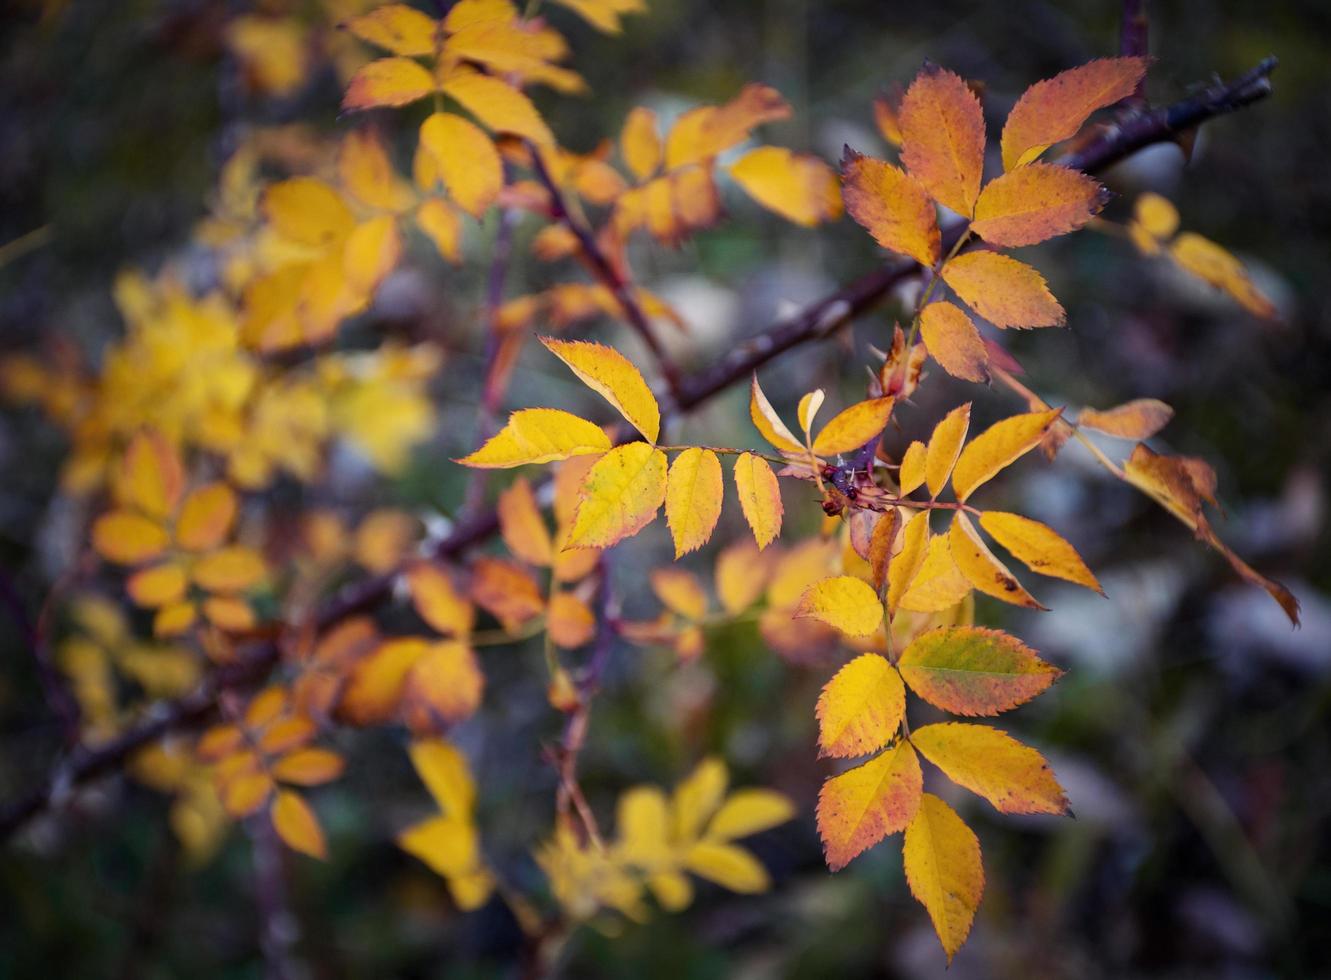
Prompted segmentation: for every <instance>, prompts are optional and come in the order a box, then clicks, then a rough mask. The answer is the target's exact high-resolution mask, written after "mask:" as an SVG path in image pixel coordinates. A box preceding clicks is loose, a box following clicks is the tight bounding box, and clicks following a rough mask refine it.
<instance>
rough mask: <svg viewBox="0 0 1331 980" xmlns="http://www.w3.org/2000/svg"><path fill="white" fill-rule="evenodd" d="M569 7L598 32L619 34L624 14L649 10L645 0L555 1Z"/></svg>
mask: <svg viewBox="0 0 1331 980" xmlns="http://www.w3.org/2000/svg"><path fill="white" fill-rule="evenodd" d="M554 2H555V3H557V4H559V5H560V6H561V7H567V8H568V9H569V10H572V11H573V12H574V13H576V14H577V15H578V16H579V17H581V18H582V19H583V20H585V21H586V22H587V23H589V24H591V25H592V26H593V27H595V28H596V29H597V30H600V31H604V32H605V33H606V34H618V33H619V31H620V24H619V18H620V17H622V16H623V15H624V14H640V13H643V12H645V11H646V10H647V4H646V3H644V2H643V0H554Z"/></svg>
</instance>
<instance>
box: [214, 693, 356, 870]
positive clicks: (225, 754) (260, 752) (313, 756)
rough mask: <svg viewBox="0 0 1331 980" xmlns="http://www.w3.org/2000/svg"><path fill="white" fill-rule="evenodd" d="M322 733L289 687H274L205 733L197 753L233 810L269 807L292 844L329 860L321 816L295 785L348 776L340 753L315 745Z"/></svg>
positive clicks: (237, 814) (235, 813)
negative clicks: (239, 714)
mask: <svg viewBox="0 0 1331 980" xmlns="http://www.w3.org/2000/svg"><path fill="white" fill-rule="evenodd" d="M318 733H319V726H318V724H317V723H316V722H315V721H314V720H313V719H311V718H310V717H309V716H308V715H306V714H304V713H303V712H301V711H300V710H299V708H298V707H297V706H296V705H295V704H294V703H293V702H292V699H291V695H290V694H289V692H288V691H287V690H286V689H285V688H283V687H270V688H267V689H266V690H264V691H262V692H260V693H259V694H257V695H256V696H255V697H254V699H253V700H251V701H250V703H249V706H248V707H247V708H246V710H245V713H244V715H243V716H242V717H240V718H239V719H237V720H236V721H234V722H228V723H226V724H221V725H215V726H213V727H212V728H210V729H208V731H206V732H204V733H203V735H201V736H200V737H199V742H198V745H197V746H196V747H195V754H196V755H197V757H198V758H199V760H201V761H203V762H207V763H210V764H212V776H213V781H214V783H215V785H216V787H217V793H218V796H219V797H220V798H221V801H222V806H223V807H225V809H226V812H227V813H228V814H230V815H231V816H232V817H234V818H241V817H248V816H251V815H252V814H255V813H257V812H258V811H259V810H261V809H263V808H264V807H265V806H267V807H268V815H269V818H270V819H271V820H272V822H273V828H274V829H275V830H276V831H277V833H278V836H280V837H281V838H282V840H283V841H285V842H286V844H287V845H288V846H289V847H291V848H293V849H294V850H297V851H300V852H301V853H302V854H308V855H310V856H311V857H317V858H323V857H325V856H326V855H327V846H326V844H325V842H324V834H323V828H322V827H321V826H320V824H319V818H318V817H317V816H315V813H314V811H313V810H312V809H311V808H310V805H309V804H308V803H307V802H305V798H304V797H303V796H301V795H300V793H298V792H296V791H295V790H293V789H291V788H290V787H291V786H322V785H323V784H324V783H327V782H330V781H332V780H334V779H336V778H338V777H339V776H340V775H342V770H343V768H345V763H344V762H343V760H342V757H341V756H340V755H338V754H337V753H336V752H333V751H332V750H330V749H324V748H319V747H318V746H313V745H310V744H309V743H310V742H311V740H312V739H314V737H315V736H316V735H317V734H318Z"/></svg>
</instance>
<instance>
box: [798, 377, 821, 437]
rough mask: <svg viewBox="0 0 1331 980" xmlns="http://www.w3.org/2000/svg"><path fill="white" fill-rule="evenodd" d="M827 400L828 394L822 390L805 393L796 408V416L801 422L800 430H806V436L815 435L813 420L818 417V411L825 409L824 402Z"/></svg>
mask: <svg viewBox="0 0 1331 980" xmlns="http://www.w3.org/2000/svg"><path fill="white" fill-rule="evenodd" d="M826 398H827V392H825V391H823V389H822V388H817V389H815V390H814V391H810V392H807V393H805V394H804V395H803V396H802V397H801V398H800V402H799V404H798V405H797V406H795V416H796V418H798V419H799V420H800V428H801V429H803V430H804V434H805V435H806V436H809V437H812V435H813V420H814V419H815V418H817V417H818V410H819V409H820V408H822V407H823V401H824V400H825V399H826Z"/></svg>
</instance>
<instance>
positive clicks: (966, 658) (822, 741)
mask: <svg viewBox="0 0 1331 980" xmlns="http://www.w3.org/2000/svg"><path fill="white" fill-rule="evenodd" d="M852 581H858V580H852ZM1058 674H1059V671H1058V670H1057V669H1055V668H1053V667H1051V666H1050V665H1049V664H1047V663H1045V662H1044V661H1042V660H1041V659H1040V658H1039V657H1038V656H1036V654H1035V653H1034V651H1032V650H1031V649H1030V648H1028V647H1026V646H1025V645H1024V644H1022V643H1021V642H1020V641H1019V640H1017V639H1016V638H1015V637H1012V636H1009V635H1008V634H1006V633H1002V632H1000V631H998V630H989V629H980V628H976V627H955V628H949V629H938V630H934V631H931V632H928V633H925V634H923V635H922V636H920V637H919V638H917V639H916V640H915V641H914V642H913V643H911V644H910V645H909V646H908V647H906V649H905V650H904V651H903V652H902V653H901V655H900V657H899V658H897V659H896V660H895V661H894V660H890V659H888V658H886V657H883V656H880V655H878V654H876V653H865V654H862V655H861V656H859V657H857V658H856V659H854V660H852V661H851V662H850V663H848V664H846V665H845V666H844V667H842V668H841V669H840V670H839V671H838V672H837V674H836V676H834V677H833V678H832V679H831V680H830V681H829V682H828V683H827V686H826V687H824V688H823V693H822V695H821V696H820V697H819V699H818V707H817V715H818V726H819V736H818V745H819V750H820V753H821V754H822V755H827V756H834V757H839V758H845V757H855V756H863V755H867V754H869V753H875V752H876V753H878V754H877V755H875V756H874V758H872V759H870V760H869V761H868V762H864V763H862V764H860V765H858V766H856V767H855V768H853V769H849V770H847V771H846V772H843V773H841V774H840V775H838V776H833V777H832V778H830V779H828V780H827V782H826V783H824V784H823V789H822V792H821V793H820V794H819V796H818V831H819V834H820V835H821V836H822V838H823V845H824V848H825V850H826V854H827V863H828V866H829V867H830V868H831V869H832V870H833V871H836V870H838V869H840V868H842V867H845V865H846V864H847V863H849V862H850V860H851V859H852V858H854V857H855V856H856V855H858V854H860V853H862V852H863V851H865V850H867V849H868V848H870V847H872V846H873V845H874V844H876V843H878V842H879V841H881V840H883V839H884V838H885V837H888V836H890V835H892V834H895V833H897V832H898V831H902V830H904V831H905V833H906V836H905V846H904V854H905V864H906V878H907V881H908V882H909V883H910V888H911V891H912V893H913V894H914V895H915V897H916V898H917V899H919V900H920V902H921V903H922V904H923V905H924V906H925V908H926V909H927V910H928V912H929V916H930V918H931V919H932V920H933V923H934V929H935V931H936V932H937V933H938V937H939V940H940V941H941V942H942V944H943V948H944V949H945V950H946V951H947V955H948V958H949V959H951V957H952V955H953V954H954V953H955V952H956V951H957V949H958V948H959V947H960V946H961V943H962V942H963V941H964V940H965V938H966V934H967V933H968V932H969V931H970V926H971V921H972V919H973V917H974V914H975V909H976V907H977V906H978V905H979V902H980V894H981V892H982V890H983V887H984V870H983V868H982V866H981V863H980V846H979V841H978V840H977V839H976V837H975V834H974V833H972V832H971V831H970V829H969V828H967V827H966V825H965V824H964V823H963V822H962V820H961V818H960V817H958V816H957V815H956V813H955V812H953V810H952V809H951V808H950V807H949V806H948V805H947V804H946V803H944V802H943V801H942V800H941V799H939V798H937V797H936V796H933V795H931V794H928V793H925V792H924V791H923V774H922V772H921V769H920V762H919V756H920V755H923V756H924V757H925V758H926V759H927V760H929V761H930V762H931V763H933V764H934V765H935V766H937V767H938V768H939V769H940V770H941V771H942V772H943V773H944V774H945V775H946V776H947V777H948V778H949V779H951V780H952V781H953V782H955V783H957V784H959V785H961V786H964V787H965V788H966V789H969V790H971V791H972V792H974V793H976V794H978V795H979V796H982V797H984V798H985V799H986V800H988V801H989V802H990V803H991V804H992V805H993V806H994V808H995V809H997V810H999V811H1000V812H1003V813H1051V814H1060V813H1064V812H1066V811H1067V800H1066V798H1065V797H1064V795H1063V790H1062V788H1061V787H1060V786H1059V785H1058V782H1057V780H1055V779H1054V776H1053V773H1052V772H1051V771H1050V770H1049V766H1048V764H1047V763H1046V762H1045V761H1044V759H1043V758H1042V757H1041V756H1040V754H1039V753H1038V752H1036V751H1035V750H1034V749H1031V748H1028V747H1027V746H1025V745H1022V744H1021V743H1020V742H1018V741H1017V740H1015V739H1013V738H1011V737H1010V736H1008V735H1006V734H1005V733H1003V732H1001V731H998V730H997V729H994V728H989V727H987V726H982V725H972V724H963V723H958V722H944V723H939V724H931V725H925V726H924V727H922V728H917V729H915V730H914V731H908V730H907V729H906V728H905V725H904V721H905V711H906V688H907V687H909V688H910V690H911V691H913V692H914V693H915V694H916V695H917V696H919V697H920V698H922V699H923V700H925V701H927V702H929V703H930V704H932V705H934V706H935V707H938V708H941V709H942V710H944V711H948V712H951V713H953V714H960V715H967V716H973V715H996V714H998V713H1000V712H1003V711H1007V710H1008V709H1010V708H1014V707H1016V706H1017V705H1020V704H1023V703H1025V702H1026V701H1029V700H1030V699H1031V698H1033V697H1035V696H1036V695H1038V694H1040V693H1041V692H1042V691H1044V690H1045V689H1046V688H1047V687H1048V686H1049V685H1050V684H1052V683H1053V681H1054V680H1055V679H1056V678H1057V676H1058Z"/></svg>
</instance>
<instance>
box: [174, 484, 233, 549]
mask: <svg viewBox="0 0 1331 980" xmlns="http://www.w3.org/2000/svg"><path fill="white" fill-rule="evenodd" d="M236 506H237V501H236V493H235V491H234V490H232V489H231V488H230V487H228V486H227V485H226V484H224V483H210V484H208V485H207V486H203V487H200V488H199V489H197V490H194V491H191V492H190V494H189V495H188V496H187V497H186V498H185V501H184V503H183V504H181V507H180V516H179V517H178V518H177V519H176V544H178V545H180V547H182V548H184V549H185V550H186V551H209V550H211V549H213V548H216V547H218V546H219V545H221V543H222V542H223V541H225V540H226V537H227V535H228V534H230V533H231V528H232V526H233V525H234V524H235V520H236Z"/></svg>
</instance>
